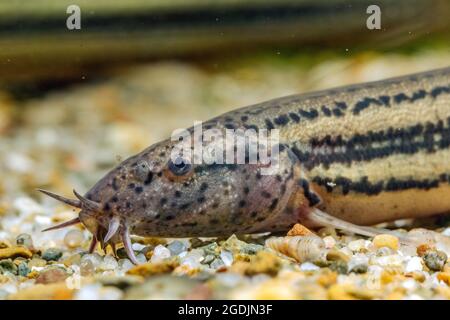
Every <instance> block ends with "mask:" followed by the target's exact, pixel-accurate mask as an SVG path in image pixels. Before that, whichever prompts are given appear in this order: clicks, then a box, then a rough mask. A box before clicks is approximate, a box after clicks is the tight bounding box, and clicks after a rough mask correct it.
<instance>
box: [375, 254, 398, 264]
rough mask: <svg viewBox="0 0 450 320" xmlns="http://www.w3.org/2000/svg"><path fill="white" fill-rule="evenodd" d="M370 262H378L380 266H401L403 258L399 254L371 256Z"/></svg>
mask: <svg viewBox="0 0 450 320" xmlns="http://www.w3.org/2000/svg"><path fill="white" fill-rule="evenodd" d="M371 263H372V264H378V265H380V266H397V267H400V266H402V263H403V259H402V257H401V256H400V255H397V254H392V255H389V256H383V257H372V258H371Z"/></svg>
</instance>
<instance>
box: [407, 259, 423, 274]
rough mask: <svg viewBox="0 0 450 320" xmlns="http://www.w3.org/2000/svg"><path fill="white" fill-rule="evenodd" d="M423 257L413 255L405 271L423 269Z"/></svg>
mask: <svg viewBox="0 0 450 320" xmlns="http://www.w3.org/2000/svg"><path fill="white" fill-rule="evenodd" d="M422 270H423V266H422V259H420V258H419V257H411V258H410V259H409V260H408V262H407V263H406V266H405V272H414V271H422Z"/></svg>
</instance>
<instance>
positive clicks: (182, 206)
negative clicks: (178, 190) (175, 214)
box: [179, 202, 191, 210]
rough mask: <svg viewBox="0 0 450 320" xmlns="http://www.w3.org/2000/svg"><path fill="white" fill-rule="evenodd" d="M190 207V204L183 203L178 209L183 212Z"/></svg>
mask: <svg viewBox="0 0 450 320" xmlns="http://www.w3.org/2000/svg"><path fill="white" fill-rule="evenodd" d="M190 205H191V203H190V202H187V203H183V204H182V205H181V206H179V209H180V210H185V209H187V208H189V206H190Z"/></svg>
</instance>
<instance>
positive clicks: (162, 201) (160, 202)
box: [159, 198, 167, 206]
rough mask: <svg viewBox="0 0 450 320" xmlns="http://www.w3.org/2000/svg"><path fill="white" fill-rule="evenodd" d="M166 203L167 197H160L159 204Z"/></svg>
mask: <svg viewBox="0 0 450 320" xmlns="http://www.w3.org/2000/svg"><path fill="white" fill-rule="evenodd" d="M166 203H167V198H161V200H159V204H160V205H162V206H163V205H165V204H166Z"/></svg>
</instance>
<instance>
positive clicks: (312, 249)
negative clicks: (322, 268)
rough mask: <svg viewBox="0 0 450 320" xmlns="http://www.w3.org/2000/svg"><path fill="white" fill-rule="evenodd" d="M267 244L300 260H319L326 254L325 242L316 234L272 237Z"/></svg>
mask: <svg viewBox="0 0 450 320" xmlns="http://www.w3.org/2000/svg"><path fill="white" fill-rule="evenodd" d="M266 246H267V247H269V248H271V249H273V250H275V251H278V252H280V253H282V254H284V255H286V256H289V257H292V258H294V259H295V260H297V261H298V262H306V261H319V260H321V259H322V258H323V257H324V256H325V255H326V251H327V250H326V248H325V242H324V241H323V240H322V238H319V237H317V236H315V235H307V236H294V237H289V236H288V237H272V238H269V239H267V240H266Z"/></svg>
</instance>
